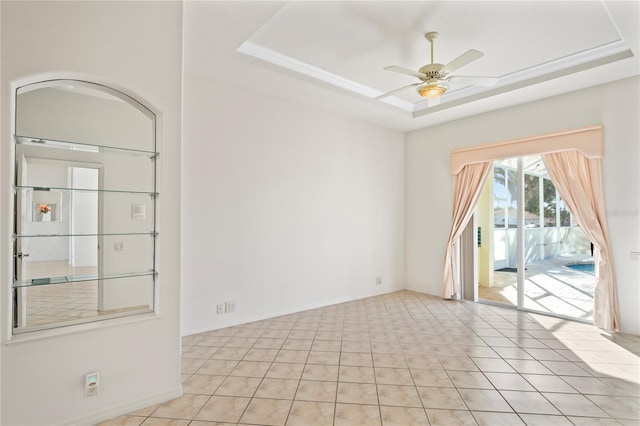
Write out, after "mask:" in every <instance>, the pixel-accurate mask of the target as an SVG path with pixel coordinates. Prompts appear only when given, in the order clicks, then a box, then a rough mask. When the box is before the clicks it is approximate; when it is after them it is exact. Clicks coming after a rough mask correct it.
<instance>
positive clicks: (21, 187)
mask: <svg viewBox="0 0 640 426" xmlns="http://www.w3.org/2000/svg"><path fill="white" fill-rule="evenodd" d="M13 188H14V189H15V190H17V191H73V192H97V193H107V194H139V195H148V196H150V197H157V196H158V195H159V193H158V192H152V191H127V190H118V189H85V188H64V187H55V186H49V187H45V186H29V185H26V186H25V185H13Z"/></svg>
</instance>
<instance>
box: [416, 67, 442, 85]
mask: <svg viewBox="0 0 640 426" xmlns="http://www.w3.org/2000/svg"><path fill="white" fill-rule="evenodd" d="M442 68H444V65H443V64H429V65H425V66H423V67H422V68H420V69H419V70H418V72H419V73H420V74H424V76H425V81H427V82H428V81H432V80H442V79H443V75H442V74H441V73H440V70H441V69H442Z"/></svg>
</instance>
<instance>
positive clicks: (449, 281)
mask: <svg viewBox="0 0 640 426" xmlns="http://www.w3.org/2000/svg"><path fill="white" fill-rule="evenodd" d="M492 164H493V162H492V161H486V162H482V163H474V164H467V165H465V166H464V167H463V168H462V170H461V171H460V172H459V173H457V174H455V175H454V176H453V215H452V219H451V230H450V231H449V241H448V242H447V248H446V252H445V256H444V281H443V287H442V292H443V297H444V298H445V299H451V296H453V295H454V294H456V293H458V292H459V290H460V289H459V286H460V285H459V284H460V283H458V282H457V280H456V256H455V250H454V248H455V243H456V241H457V240H458V238H460V235H461V234H462V231H464V228H465V227H466V226H467V224H468V223H469V219H471V216H473V211H474V210H475V208H476V205H477V204H478V198H479V197H480V192H481V191H482V186H483V185H484V182H485V180H486V179H487V176H488V175H489V172H490V171H491V165H492Z"/></svg>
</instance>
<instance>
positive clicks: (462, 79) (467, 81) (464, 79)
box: [447, 75, 498, 86]
mask: <svg viewBox="0 0 640 426" xmlns="http://www.w3.org/2000/svg"><path fill="white" fill-rule="evenodd" d="M447 81H448V82H449V83H451V84H458V85H464V86H495V84H496V83H497V82H498V79H497V78H496V77H470V76H464V75H454V76H452V77H449V78H448V79H447Z"/></svg>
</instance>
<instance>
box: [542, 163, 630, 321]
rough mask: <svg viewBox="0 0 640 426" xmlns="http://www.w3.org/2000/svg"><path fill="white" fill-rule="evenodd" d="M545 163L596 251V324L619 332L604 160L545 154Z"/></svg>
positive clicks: (594, 319)
mask: <svg viewBox="0 0 640 426" xmlns="http://www.w3.org/2000/svg"><path fill="white" fill-rule="evenodd" d="M542 160H543V161H544V163H545V166H546V168H547V173H549V176H550V177H551V180H552V181H553V183H554V185H555V186H556V188H557V190H558V192H559V193H560V196H561V197H562V199H563V200H564V202H565V203H566V205H567V207H569V210H570V211H571V213H573V214H574V215H575V217H576V219H577V220H578V224H579V225H580V227H581V228H582V230H583V231H584V233H585V234H586V236H587V237H588V238H589V240H591V242H592V243H593V245H594V246H595V248H596V249H597V250H596V251H595V253H594V254H596V262H595V263H596V271H595V272H596V278H597V280H596V286H595V289H594V295H593V298H594V300H593V302H594V310H593V312H594V314H593V322H594V324H595V325H596V326H598V327H601V328H604V329H607V330H615V331H619V329H620V312H619V309H618V295H617V291H616V282H615V276H614V270H613V262H612V255H611V246H610V243H609V230H608V226H607V220H606V219H607V217H606V213H605V208H604V191H603V189H602V166H601V161H600V159H599V158H587V157H585V156H584V155H583V154H582V153H580V152H578V151H566V152H555V153H549V154H543V155H542Z"/></svg>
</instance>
